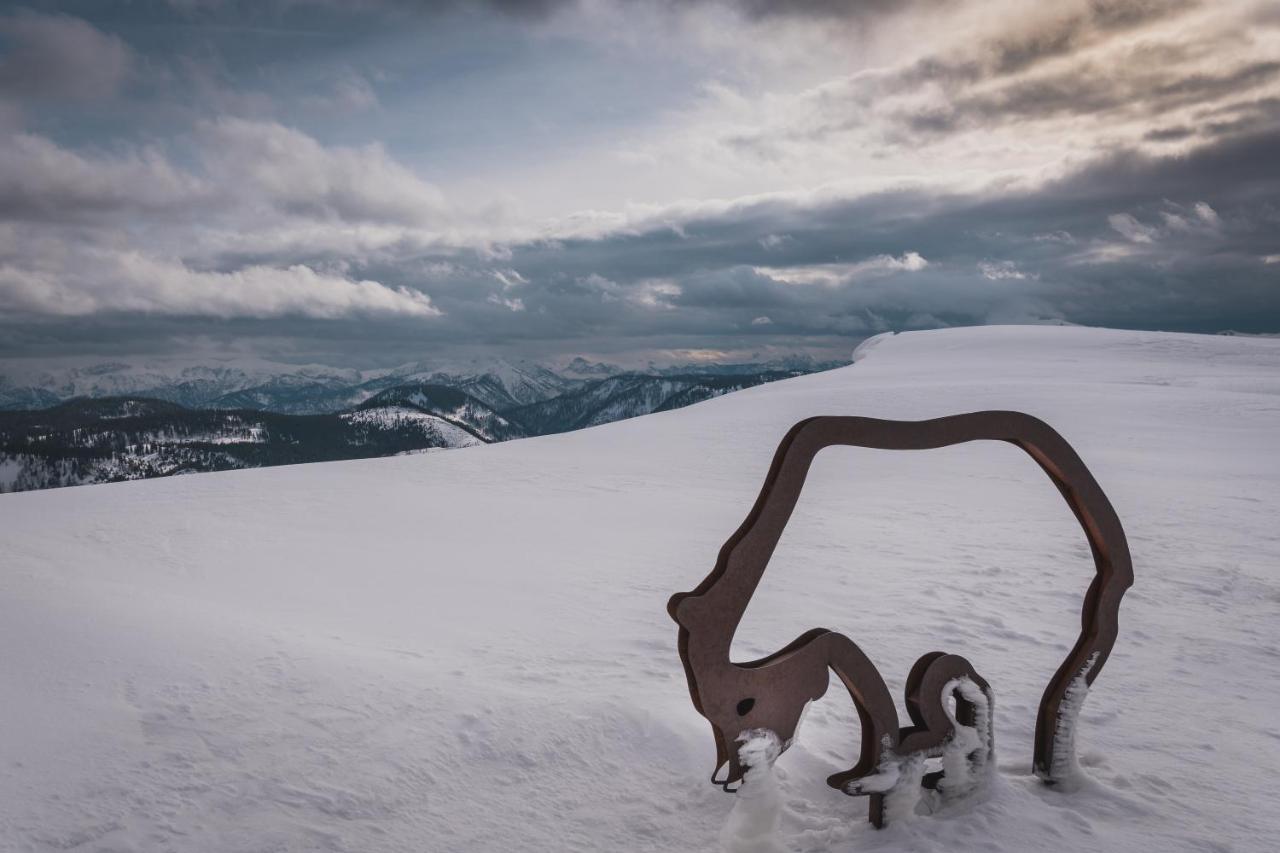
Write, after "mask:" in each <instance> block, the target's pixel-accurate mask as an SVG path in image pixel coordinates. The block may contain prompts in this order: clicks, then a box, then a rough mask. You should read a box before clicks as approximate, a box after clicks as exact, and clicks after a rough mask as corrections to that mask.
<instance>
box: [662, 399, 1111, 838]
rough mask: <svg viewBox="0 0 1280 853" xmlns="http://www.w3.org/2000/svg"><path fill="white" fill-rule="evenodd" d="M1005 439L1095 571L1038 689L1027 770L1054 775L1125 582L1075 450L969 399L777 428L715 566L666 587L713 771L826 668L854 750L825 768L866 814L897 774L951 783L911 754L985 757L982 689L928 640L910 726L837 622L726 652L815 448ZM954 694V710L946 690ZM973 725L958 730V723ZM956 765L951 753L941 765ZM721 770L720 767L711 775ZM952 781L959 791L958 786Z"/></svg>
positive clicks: (1106, 520)
mask: <svg viewBox="0 0 1280 853" xmlns="http://www.w3.org/2000/svg"><path fill="white" fill-rule="evenodd" d="M980 440H992V441H1007V442H1010V443H1011V444H1015V445H1017V446H1018V447H1020V448H1022V449H1023V450H1024V451H1026V452H1027V453H1028V454H1029V455H1030V456H1031V458H1032V459H1034V460H1035V461H1036V463H1037V464H1038V465H1039V466H1040V467H1041V468H1042V469H1044V471H1045V473H1046V474H1048V475H1049V479H1050V480H1052V481H1053V484H1054V485H1055V486H1057V488H1058V491H1059V492H1061V493H1062V496H1063V498H1065V499H1066V502H1067V505H1068V506H1069V507H1070V508H1071V511H1072V512H1073V513H1074V514H1075V517H1076V519H1077V520H1078V521H1079V522H1080V526H1081V527H1082V528H1083V529H1084V533H1085V536H1086V537H1087V538H1088V541H1089V545H1090V548H1091V550H1092V552H1093V560H1094V566H1095V569H1096V574H1095V576H1094V579H1093V582H1092V583H1091V584H1090V586H1089V589H1088V591H1087V592H1086V593H1085V596H1084V609H1083V613H1082V616H1081V630H1080V637H1079V639H1077V640H1076V643H1075V645H1074V646H1073V647H1072V649H1071V651H1070V653H1069V654H1068V655H1067V657H1066V659H1065V660H1064V661H1063V662H1062V664H1061V665H1060V666H1059V667H1058V669H1057V672H1055V673H1054V675H1053V678H1052V679H1051V680H1050V681H1049V684H1048V686H1047V687H1046V688H1045V691H1044V695H1043V698H1041V700H1040V709H1039V712H1038V714H1037V716H1036V733H1035V756H1034V770H1035V772H1036V774H1037V775H1038V776H1040V777H1041V778H1042V779H1043V780H1044V781H1045V782H1047V783H1050V784H1052V783H1054V782H1058V781H1062V779H1063V778H1064V777H1065V775H1066V773H1067V772H1069V768H1070V767H1071V765H1072V758H1073V756H1072V751H1073V749H1074V745H1073V740H1072V726H1073V725H1074V714H1075V713H1076V712H1077V711H1078V709H1079V702H1080V699H1081V698H1082V695H1083V692H1084V689H1085V688H1087V686H1088V685H1090V684H1092V683H1093V682H1094V680H1095V679H1096V678H1097V677H1098V674H1099V673H1100V672H1101V671H1102V667H1103V665H1104V664H1105V663H1106V661H1107V656H1108V655H1109V654H1110V653H1111V649H1112V647H1113V646H1114V645H1115V641H1116V635H1117V632H1118V630H1119V625H1118V621H1117V617H1118V613H1119V609H1120V599H1121V597H1122V596H1123V595H1124V592H1125V590H1126V589H1128V588H1129V587H1130V586H1131V585H1132V583H1133V565H1132V562H1131V560H1130V557H1129V546H1128V543H1127V542H1126V540H1125V535H1124V528H1123V527H1122V526H1121V524H1120V519H1119V518H1118V517H1117V516H1116V513H1115V510H1114V509H1113V508H1112V506H1111V502H1110V501H1109V500H1107V496H1106V494H1105V493H1104V492H1103V491H1102V488H1101V487H1100V486H1099V485H1098V483H1097V481H1096V480H1095V479H1094V478H1093V475H1092V474H1091V473H1090V472H1089V469H1088V468H1087V467H1085V464H1084V462H1082V461H1081V459H1080V457H1079V456H1078V455H1077V454H1076V452H1075V450H1073V449H1072V447H1071V445H1070V444H1068V443H1067V442H1066V440H1065V439H1063V438H1062V436H1060V435H1059V434H1058V433H1057V432H1056V431H1054V430H1053V428H1052V427H1050V426H1049V425H1048V424H1046V423H1044V422H1043V421H1041V420H1038V419H1037V418H1034V417H1031V416H1030V415H1026V414H1023V413H1021V412H1000V411H991V412H974V413H971V414H964V415H954V416H951V417H945V418H937V419H934V420H927V421H888V420H878V419H875V418H861V417H816V418H809V419H808V420H804V421H801V422H800V423H798V424H796V425H795V426H794V427H792V428H791V430H790V431H789V432H788V433H787V435H786V437H785V438H783V440H782V443H781V444H780V445H779V446H778V450H777V453H775V455H774V458H773V464H772V465H771V466H770V468H769V473H768V475H767V476H766V477H765V481H764V486H763V487H762V488H761V490H760V495H759V497H758V498H756V502H755V505H754V506H753V507H752V508H751V512H750V514H748V516H747V518H746V520H745V521H744V522H743V523H742V525H741V526H740V527H739V528H738V529H737V530H736V531H735V532H734V534H733V535H732V536H730V537H729V539H728V541H727V542H725V544H724V546H723V547H722V548H721V549H720V555H719V558H718V559H717V560H716V565H715V568H714V569H712V570H711V573H710V574H709V575H707V577H706V578H705V579H703V581H702V583H700V584H698V586H697V588H695V589H694V590H693V591H692V592H685V593H677V594H676V595H674V596H672V597H671V600H670V602H669V603H668V604H667V611H668V613H670V615H671V618H673V619H674V620H675V621H676V623H677V624H678V625H679V626H680V640H679V647H680V659H681V661H682V662H683V663H684V670H685V675H686V676H687V677H688V680H689V694H690V696H691V697H692V699H693V704H694V707H695V708H696V709H697V710H698V712H699V713H700V714H702V716H704V717H706V718H707V720H708V721H709V722H710V723H711V728H712V730H713V732H714V734H715V741H716V757H717V763H716V768H717V769H716V772H715V773H714V774H713V776H712V781H714V782H716V783H717V784H721V785H722V786H723V787H724V788H725V790H730V791H732V790H736V786H737V785H739V784H741V782H742V779H743V776H744V774H745V772H746V771H747V770H748V769H749V768H747V767H745V766H743V762H742V760H741V758H740V756H739V754H738V751H737V749H736V748H733V745H734V744H736V743H738V742H739V741H740V740H742V739H743V738H744V737H746V736H749V735H750V734H751V733H752V732H755V731H758V730H768V731H771V732H773V734H774V735H776V736H777V738H778V740H779V742H780V745H781V749H782V750H785V749H786V748H787V747H788V746H790V745H791V742H792V740H793V739H794V737H795V731H796V727H797V725H798V724H799V721H800V717H801V715H802V713H803V711H804V709H805V706H806V705H807V704H808V703H809V702H811V701H813V700H816V699H818V698H820V697H821V696H822V695H823V694H824V693H826V691H827V684H828V672H827V670H828V669H831V670H833V671H834V672H835V674H836V675H837V676H839V678H840V680H841V681H842V682H843V683H844V686H845V687H846V688H847V689H848V691H849V695H850V697H851V698H852V699H853V703H854V705H855V707H856V708H857V711H858V717H859V719H860V720H861V726H862V752H861V755H860V757H859V759H858V762H857V764H855V765H854V766H853V767H852V768H851V769H849V770H846V771H844V772H841V773H836V774H834V775H833V776H831V777H829V778H828V779H827V783H828V784H829V785H831V786H832V787H834V788H838V789H840V790H842V791H844V792H845V793H846V794H849V795H850V796H859V795H865V796H868V797H869V798H870V800H869V807H868V819H869V820H870V821H871V822H872V823H873V824H874V825H875V826H877V827H881V826H884V825H885V823H886V820H887V819H888V815H887V813H886V808H885V802H886V798H888V797H892V796H893V795H894V793H895V792H896V791H898V790H900V789H901V788H902V786H923V787H925V788H933V789H937V790H941V791H943V792H946V791H957V790H960V789H961V788H962V787H963V785H964V781H965V780H960V779H954V780H948V779H946V777H945V773H946V770H945V769H944V770H943V771H941V772H933V773H924V772H923V767H924V762H923V759H925V758H929V757H936V756H939V755H943V754H944V752H945V751H946V750H947V749H948V748H952V749H954V748H955V747H956V746H957V744H959V746H960V747H961V748H962V749H964V750H967V752H965V754H964V755H963V758H964V760H965V761H966V762H967V763H968V765H969V766H970V768H973V767H980V766H981V765H983V764H986V763H987V762H988V759H989V758H990V750H991V738H990V725H991V690H990V687H989V686H988V684H987V682H986V681H985V680H983V678H982V677H981V676H980V675H978V673H977V672H976V671H975V670H974V668H973V666H972V665H971V664H970V663H969V662H968V661H967V660H965V659H964V658H962V657H959V656H958V655H951V654H945V653H943V652H930V653H929V654H926V655H924V656H923V657H921V658H920V659H919V660H918V661H916V663H915V665H914V666H913V667H912V668H911V672H910V674H909V675H908V676H907V682H906V707H907V711H908V714H909V715H910V717H911V725H909V726H905V727H899V725H898V723H899V720H898V712H897V709H896V708H895V707H894V703H893V699H892V697H891V696H890V694H889V689H888V687H887V686H886V684H885V681H884V678H883V677H882V676H881V675H880V672H879V671H878V670H877V669H876V667H875V665H874V664H873V663H872V662H871V661H870V659H869V658H868V657H867V656H866V655H865V654H864V653H863V652H862V650H861V649H859V648H858V646H857V644H856V643H854V642H853V641H852V640H850V639H849V638H848V637H846V636H844V635H843V634H838V633H836V632H834V631H828V630H826V629H825V628H814V629H812V630H810V631H807V632H806V633H804V634H802V635H800V636H799V637H797V638H796V639H795V640H794V641H792V642H791V643H790V644H789V645H787V646H786V647H785V648H782V649H779V650H778V651H776V652H774V653H773V654H771V655H769V656H767V657H764V658H761V659H760V660H756V661H750V662H747V663H736V662H734V661H732V660H730V658H729V649H730V646H731V644H732V641H733V636H734V633H735V632H736V630H737V628H738V625H739V623H740V622H741V620H742V616H743V614H744V613H745V612H746V609H747V604H748V603H749V602H750V601H751V596H752V595H753V594H754V592H755V590H756V586H757V585H758V584H759V583H760V578H761V577H762V576H763V574H764V570H765V567H766V566H767V565H768V563H769V558H770V557H771V556H772V554H773V551H774V549H775V548H776V547H777V545H778V540H779V538H780V537H781V536H782V531H783V529H784V528H785V527H786V525H787V521H788V520H789V519H790V517H791V513H792V511H793V510H794V509H795V506H796V501H797V500H799V498H800V491H801V489H802V487H803V486H804V481H805V477H806V476H807V474H808V471H809V467H810V464H811V463H812V462H813V458H814V456H815V455H816V454H817V453H818V451H820V450H822V449H823V448H824V447H830V446H832V445H848V446H853V447H867V448H875V449H881V450H926V449H932V448H939V447H948V446H950V445H954V444H963V443H965V442H969V441H980ZM949 698H954V700H955V703H956V704H955V710H954V712H952V711H951V710H950V709H949V705H948V699H949ZM960 727H966V731H969V732H973V731H974V730H975V727H977V729H980V730H981V731H978V732H977V733H978V735H979V738H978V739H977V740H976V741H975V740H972V739H970V740H967V741H962V742H961V741H958V736H959V728H960ZM890 760H896V761H899V762H907V763H908V764H909V765H910V766H912V767H913V768H914V769H915V771H916V772H914V773H902V774H899V773H893V772H884V771H885V769H886V766H887V762H888V761H890ZM946 767H950V768H952V769H953V772H954V768H955V767H956V764H955V762H952V763H950V764H948V763H947V762H945V761H944V768H946ZM722 773H723V776H722V775H721V774H722ZM961 792H962V791H961Z"/></svg>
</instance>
